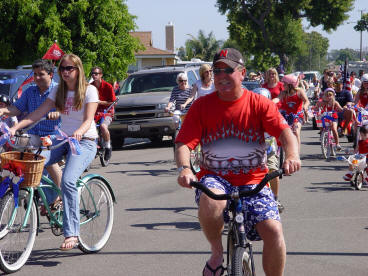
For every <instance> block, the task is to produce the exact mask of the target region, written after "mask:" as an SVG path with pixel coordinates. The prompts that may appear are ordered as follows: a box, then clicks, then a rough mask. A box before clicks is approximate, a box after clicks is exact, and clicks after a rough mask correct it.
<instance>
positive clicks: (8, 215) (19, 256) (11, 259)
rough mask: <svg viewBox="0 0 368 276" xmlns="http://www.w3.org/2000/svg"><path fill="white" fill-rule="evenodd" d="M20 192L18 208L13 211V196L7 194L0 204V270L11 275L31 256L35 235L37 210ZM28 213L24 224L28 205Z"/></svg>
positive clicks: (32, 201)
mask: <svg viewBox="0 0 368 276" xmlns="http://www.w3.org/2000/svg"><path fill="white" fill-rule="evenodd" d="M26 193H27V192H26V191H25V190H21V191H20V194H19V200H18V208H17V209H14V195H13V193H12V192H8V193H7V194H6V195H5V196H4V197H3V198H2V200H1V203H0V227H1V230H0V233H1V234H0V235H1V240H0V269H1V270H2V271H4V272H5V273H13V272H15V271H18V270H19V269H21V268H22V266H23V265H24V264H25V263H26V262H27V260H28V258H29V256H30V255H31V252H32V248H33V245H34V242H35V239H36V233H37V208H36V203H35V202H34V200H33V199H32V198H30V197H29V196H27V194H26ZM29 203H30V204H31V206H30V210H29V211H30V212H29V216H28V219H27V221H26V223H24V219H25V216H26V212H27V208H28V204H29Z"/></svg>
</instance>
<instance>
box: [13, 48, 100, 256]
mask: <svg viewBox="0 0 368 276" xmlns="http://www.w3.org/2000/svg"><path fill="white" fill-rule="evenodd" d="M58 69H59V70H58V72H59V76H60V80H61V81H60V84H59V86H57V87H55V88H54V89H53V90H52V91H51V93H50V95H49V97H48V98H47V99H46V101H45V102H44V103H43V104H42V105H41V106H40V107H39V108H38V109H37V110H35V111H34V112H32V113H31V114H29V115H28V116H27V117H26V118H25V119H24V120H22V121H21V122H19V124H17V125H16V126H14V127H12V128H11V129H10V131H11V133H12V134H14V133H15V132H16V131H17V130H19V129H22V128H24V127H26V126H28V125H30V124H32V123H34V122H36V121H38V120H39V119H41V117H42V116H43V115H44V114H46V113H47V112H49V110H51V109H52V108H55V107H56V109H57V110H58V111H60V113H61V121H62V126H61V130H62V131H63V132H64V133H65V134H66V135H67V136H72V137H74V138H75V139H76V140H78V141H79V143H80V154H79V155H73V154H72V150H71V147H70V146H69V145H68V143H66V144H64V145H63V146H61V147H59V148H57V149H55V150H52V151H51V152H46V153H45V154H43V155H44V156H45V157H46V161H45V166H46V167H47V166H48V165H50V164H54V163H56V162H58V161H60V160H61V159H62V157H63V155H66V164H65V169H64V173H63V177H62V182H61V189H62V201H63V233H64V237H65V240H64V242H63V243H62V245H61V246H60V249H61V250H70V249H73V248H74V247H75V246H77V245H78V236H79V220H80V217H79V215H80V214H79V200H78V190H77V187H76V182H77V179H78V178H79V176H80V175H81V174H82V173H83V171H84V170H85V169H86V167H87V166H88V164H89V163H90V162H91V161H92V160H93V159H94V157H95V155H96V142H95V139H96V138H97V131H96V125H95V122H94V120H93V118H94V114H95V112H96V109H97V105H98V92H97V89H96V87H94V86H93V85H89V84H88V83H87V82H86V80H85V74H84V69H83V64H82V61H81V60H80V58H79V57H78V56H76V55H74V54H66V55H64V56H63V57H62V58H61V60H60V64H59V68H58ZM60 142H61V140H59V141H58V140H56V139H55V140H54V141H53V144H54V145H56V144H58V143H60ZM73 153H74V152H73Z"/></svg>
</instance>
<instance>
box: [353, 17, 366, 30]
mask: <svg viewBox="0 0 368 276" xmlns="http://www.w3.org/2000/svg"><path fill="white" fill-rule="evenodd" d="M354 30H356V31H357V32H364V31H367V32H368V13H365V14H363V15H362V18H361V19H360V20H359V21H358V22H357V24H356V25H355V26H354Z"/></svg>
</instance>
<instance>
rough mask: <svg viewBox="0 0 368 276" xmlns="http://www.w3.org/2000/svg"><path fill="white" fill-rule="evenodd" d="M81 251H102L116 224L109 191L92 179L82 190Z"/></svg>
mask: <svg viewBox="0 0 368 276" xmlns="http://www.w3.org/2000/svg"><path fill="white" fill-rule="evenodd" d="M79 206H80V224H81V225H80V236H79V249H80V250H82V251H83V252H85V253H94V252H98V251H100V250H101V249H102V248H103V247H104V246H105V244H106V243H107V241H108V240H109V237H110V234H111V230H112V226H113V223H114V203H113V200H112V197H111V194H110V191H109V189H108V188H107V186H106V185H105V183H104V182H103V181H101V180H99V179H96V178H92V179H90V180H89V181H87V183H86V184H85V185H84V186H82V187H81V190H80V202H79Z"/></svg>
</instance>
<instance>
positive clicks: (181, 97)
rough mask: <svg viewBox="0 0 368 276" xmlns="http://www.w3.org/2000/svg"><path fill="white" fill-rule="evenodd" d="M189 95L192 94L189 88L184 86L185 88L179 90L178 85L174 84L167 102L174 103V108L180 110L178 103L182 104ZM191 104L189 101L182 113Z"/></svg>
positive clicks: (186, 110)
mask: <svg viewBox="0 0 368 276" xmlns="http://www.w3.org/2000/svg"><path fill="white" fill-rule="evenodd" d="M191 95H192V89H191V88H186V89H185V90H181V89H179V87H178V86H175V87H174V88H173V90H172V91H171V96H170V100H169V102H172V103H175V110H180V105H182V104H184V103H185V102H186V100H187V99H188V98H189V97H190V96H191ZM191 105H192V103H189V104H188V105H187V106H186V107H185V109H184V110H183V113H187V112H188V109H189V107H190V106H191Z"/></svg>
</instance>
